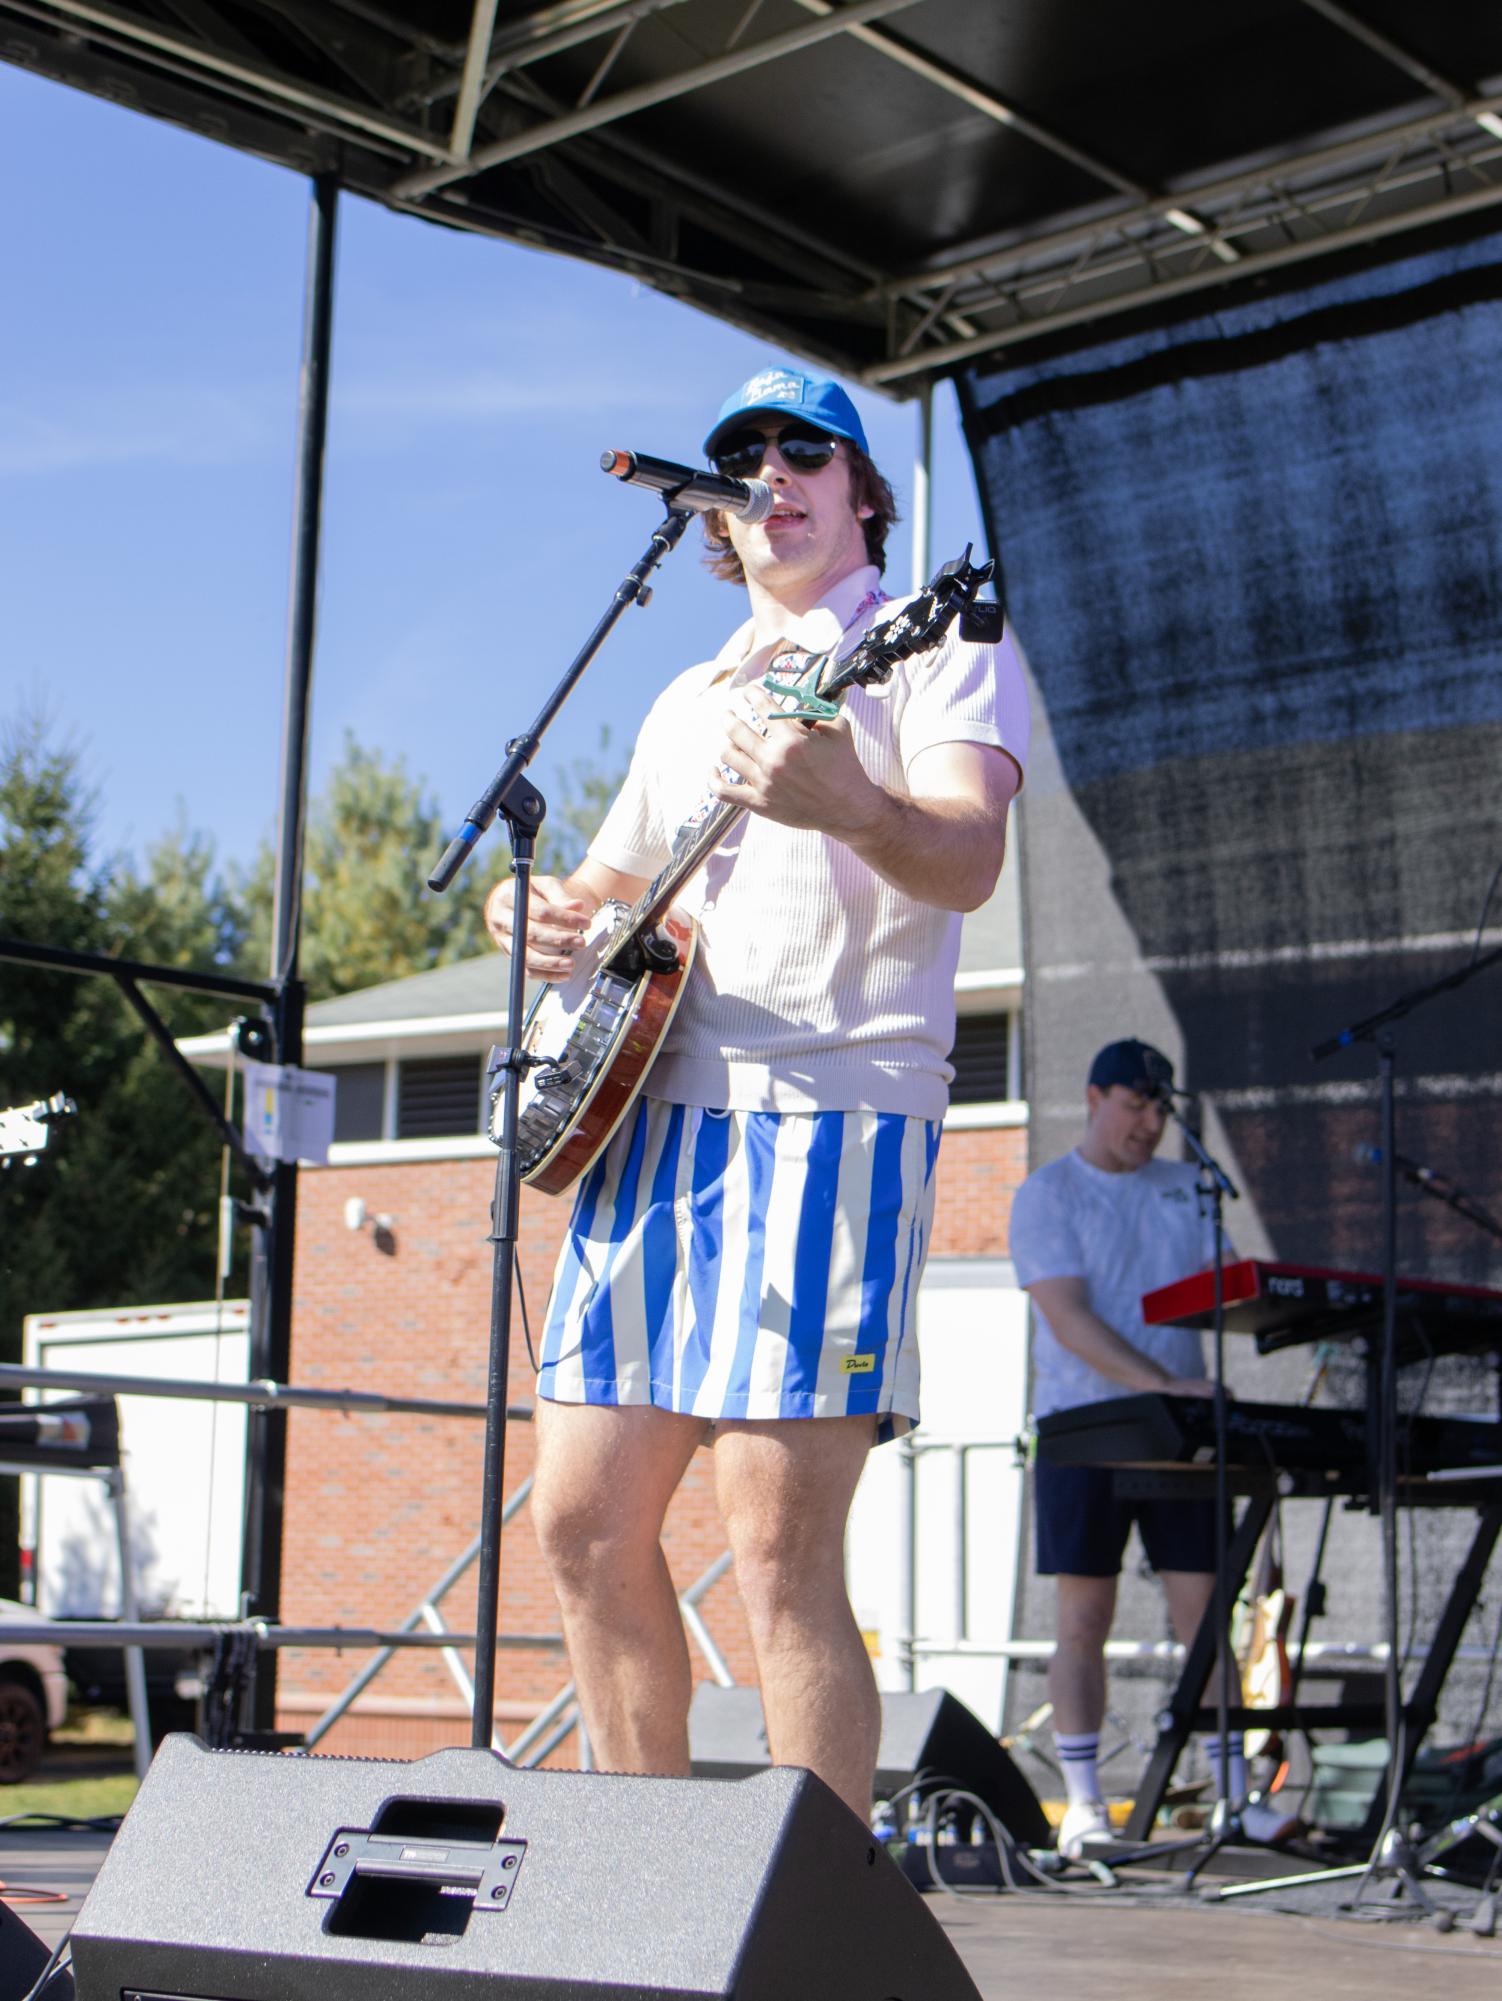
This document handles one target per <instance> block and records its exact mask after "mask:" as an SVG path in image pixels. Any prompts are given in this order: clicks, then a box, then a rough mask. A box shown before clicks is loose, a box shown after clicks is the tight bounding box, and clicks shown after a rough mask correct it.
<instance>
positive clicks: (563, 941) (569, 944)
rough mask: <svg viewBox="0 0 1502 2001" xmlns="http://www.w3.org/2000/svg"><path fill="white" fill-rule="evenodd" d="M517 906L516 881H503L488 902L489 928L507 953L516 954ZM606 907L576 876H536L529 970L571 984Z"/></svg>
mask: <svg viewBox="0 0 1502 2001" xmlns="http://www.w3.org/2000/svg"><path fill="white" fill-rule="evenodd" d="M515 901H516V877H515V876H507V877H506V879H505V880H504V881H503V882H498V883H497V884H496V885H495V887H494V889H492V890H491V892H490V894H489V895H488V896H487V897H486V899H485V929H486V930H487V931H488V932H489V933H490V935H491V937H492V939H493V940H494V941H495V943H496V944H497V945H499V946H500V948H501V950H502V951H503V952H509V951H510V950H511V907H512V905H513V903H514V902H515ZM599 907H600V898H599V897H597V896H592V895H591V894H590V892H589V891H588V890H586V889H584V888H583V887H582V886H581V885H580V884H579V883H577V882H576V881H574V879H573V878H572V877H565V876H557V875H534V876H533V878H532V894H531V896H530V897H529V898H528V899H527V971H528V972H529V973H536V975H537V976H538V978H539V979H543V980H566V979H567V978H568V976H569V974H570V973H572V972H573V970H574V959H575V955H576V954H577V952H578V950H579V947H580V946H581V945H582V944H583V943H584V936H585V933H586V932H587V930H588V929H589V920H590V919H591V918H592V917H593V916H594V914H595V912H596V911H597V910H598V909H599Z"/></svg>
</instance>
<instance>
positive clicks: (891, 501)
mask: <svg viewBox="0 0 1502 2001" xmlns="http://www.w3.org/2000/svg"><path fill="white" fill-rule="evenodd" d="M843 456H844V462H845V464H846V465H847V466H848V467H849V469H850V504H851V506H852V507H857V508H859V507H869V508H870V510H871V513H870V516H869V518H868V519H867V520H865V521H863V522H862V523H861V528H862V529H863V531H864V533H865V537H866V560H867V561H868V562H870V563H874V564H875V565H876V567H877V569H878V570H884V569H885V568H886V566H887V531H888V529H889V528H891V527H892V525H893V524H894V522H896V521H897V520H899V519H900V516H899V515H898V512H897V496H896V495H895V494H894V493H893V491H892V489H891V486H890V485H889V484H888V482H887V480H886V479H885V477H884V476H883V475H882V473H881V472H880V471H879V470H878V469H877V467H876V465H875V463H874V462H873V461H872V460H871V459H870V458H869V457H868V456H867V454H866V453H865V452H863V451H862V450H861V448H860V446H859V445H857V444H854V443H852V442H851V441H849V440H846V441H845V444H844V454H843ZM703 520H704V549H705V554H704V561H705V563H706V565H707V566H708V568H709V571H710V574H711V575H712V576H716V577H723V578H724V579H725V581H726V583H728V584H743V583H744V582H745V581H746V572H745V570H744V569H743V568H742V567H741V559H740V557H739V556H738V555H737V554H736V553H735V550H734V548H733V547H732V546H731V541H730V534H729V531H728V529H727V528H726V525H725V516H724V513H723V511H722V510H721V509H719V508H715V509H713V510H711V511H710V512H709V513H706V514H705V515H704V517H703Z"/></svg>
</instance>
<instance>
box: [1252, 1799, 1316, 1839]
mask: <svg viewBox="0 0 1502 2001" xmlns="http://www.w3.org/2000/svg"><path fill="white" fill-rule="evenodd" d="M1236 1811H1237V1814H1238V1815H1239V1817H1240V1820H1241V1831H1242V1833H1243V1834H1244V1835H1245V1836H1246V1838H1247V1840H1248V1841H1255V1842H1256V1844H1257V1846H1258V1847H1259V1848H1279V1847H1281V1846H1282V1844H1283V1843H1284V1842H1285V1841H1291V1840H1292V1839H1293V1837H1294V1836H1295V1835H1296V1834H1302V1832H1303V1829H1304V1823H1303V1822H1302V1821H1301V1820H1300V1819H1299V1817H1298V1815H1297V1814H1296V1813H1285V1812H1284V1810H1283V1809H1282V1807H1280V1806H1278V1805H1277V1804H1276V1803H1275V1802H1269V1801H1268V1800H1265V1799H1244V1800H1243V1801H1242V1802H1241V1805H1240V1806H1239V1807H1238V1808H1237V1809H1236Z"/></svg>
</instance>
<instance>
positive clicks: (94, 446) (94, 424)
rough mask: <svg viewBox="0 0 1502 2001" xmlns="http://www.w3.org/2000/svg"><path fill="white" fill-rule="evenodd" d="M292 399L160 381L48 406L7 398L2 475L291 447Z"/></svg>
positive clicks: (229, 460) (1, 421)
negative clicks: (27, 405) (40, 407)
mask: <svg viewBox="0 0 1502 2001" xmlns="http://www.w3.org/2000/svg"><path fill="white" fill-rule="evenodd" d="M288 405H289V399H288V398H287V397H285V396H283V397H280V398H277V397H273V396H272V395H271V394H270V393H269V392H266V391H263V390H260V389H255V390H250V391H238V390H231V389H224V388H216V387H206V386H199V385H195V384H192V383H189V384H170V385H169V384H161V385H155V386H151V387H146V388H142V387H139V386H136V385H132V387H131V388H130V389H129V391H128V392H126V393H123V394H120V395H117V396H114V397H109V398H106V397H103V396H101V395H98V394H93V395H90V394H88V393H84V394H73V395H70V396H69V397H68V398H67V399H66V400H64V399H61V398H59V399H57V400H56V401H55V402H54V404H53V406H52V407H51V408H50V409H48V410H46V411H38V410H36V409H35V408H27V409H23V408H22V407H21V406H20V405H19V404H15V403H12V404H0V476H7V477H10V478H13V479H14V478H26V477H31V476H36V475H45V474H50V473H70V472H78V471H83V470H87V469H89V468H90V467H101V466H124V465H141V464H154V465H179V466H205V465H235V464H244V463H246V462H247V461H259V460H263V459H265V458H267V457H268V456H270V455H272V454H275V453H284V452H285V451H286V450H287V447H288V441H289V438H290V436H291V412H290V409H289V407H288Z"/></svg>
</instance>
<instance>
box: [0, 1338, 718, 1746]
mask: <svg viewBox="0 0 1502 2001" xmlns="http://www.w3.org/2000/svg"><path fill="white" fill-rule="evenodd" d="M0 1388H3V1389H10V1388H17V1389H20V1388H29V1389H53V1390H79V1391H84V1392H92V1393H95V1394H98V1395H105V1396H146V1397H179V1398H185V1399H193V1400H195V1401H202V1402H205V1403H229V1404H242V1405H246V1406H249V1407H251V1408H277V1409H289V1410H295V1409H305V1410H326V1411H339V1412H341V1413H343V1414H345V1415H360V1414H367V1413H368V1414H375V1413H396V1414H405V1415H413V1416H421V1417H453V1418H470V1419H476V1418H478V1419H483V1418H484V1416H485V1406H484V1405H483V1404H470V1403H455V1402H448V1401H443V1400H440V1399H435V1398H431V1397H402V1396H386V1395H384V1394H381V1393H379V1392H373V1391H368V1390H326V1389H302V1388H297V1387H295V1386H293V1385H292V1384H289V1383H275V1382H270V1381H265V1380H263V1381H258V1382H251V1383H204V1382H195V1381H193V1380H191V1379H184V1378H178V1377H165V1376H129V1375H108V1374H97V1373H93V1372H87V1371H81V1370H71V1369H69V1370H63V1369H47V1368H40V1367H26V1366H22V1365H12V1364H0ZM506 1415H507V1417H508V1418H509V1419H511V1420H513V1421H516V1422H520V1423H529V1422H530V1421H531V1418H532V1407H531V1405H529V1404H512V1405H508V1407H507V1411H506ZM13 1470H14V1471H16V1472H21V1473H26V1474H40V1475H42V1476H46V1475H49V1474H50V1473H52V1472H53V1471H54V1470H62V1471H67V1472H70V1473H73V1477H78V1476H79V1475H81V1474H84V1473H88V1474H89V1475H91V1476H92V1477H95V1478H100V1479H105V1480H109V1478H110V1473H111V1472H114V1473H117V1474H118V1469H109V1470H108V1471H106V1470H105V1469H97V1468H82V1467H80V1468H78V1469H77V1470H76V1472H73V1469H53V1468H51V1467H46V1468H39V1467H37V1466H36V1465H34V1464H29V1465H25V1466H21V1465H17V1466H16V1467H15V1468H14V1469H13ZM117 1489H118V1492H117ZM531 1492H532V1478H531V1476H530V1475H528V1477H527V1478H526V1479H525V1480H523V1481H522V1482H521V1484H520V1485H519V1486H518V1487H517V1489H516V1491H515V1492H514V1493H513V1494H512V1495H511V1496H510V1497H509V1498H508V1499H507V1501H506V1502H505V1505H504V1507H503V1509H502V1514H501V1525H502V1528H503V1529H504V1527H505V1526H506V1525H507V1524H508V1523H509V1522H510V1521H511V1520H512V1519H513V1518H514V1517H515V1516H516V1515H517V1514H518V1513H519V1512H520V1510H521V1509H522V1508H523V1507H524V1506H525V1505H526V1503H527V1501H528V1499H529V1497H530V1495H531ZM111 1494H112V1498H114V1499H115V1501H116V1510H115V1513H116V1541H117V1546H118V1551H119V1560H120V1568H121V1596H120V1602H121V1611H122V1615H123V1616H122V1617H121V1618H120V1619H36V1620H29V1619H7V1620H6V1621H5V1624H4V1629H3V1630H4V1635H5V1637H6V1638H8V1639H9V1640H11V1641H12V1642H13V1643H14V1644H16V1645H18V1646H86V1645H92V1646H118V1647H121V1648H122V1649H123V1650H124V1652H125V1656H126V1662H127V1694H128V1697H129V1709H130V1716H131V1722H132V1724H133V1726H134V1730H135V1737H136V1763H137V1770H138V1772H140V1773H142V1774H144V1771H145V1765H146V1763H147V1762H149V1757H150V1745H151V1727H150V1713H149V1708H148V1704H147V1696H146V1685H145V1675H144V1668H143V1665H142V1650H143V1649H146V1648H168V1647H171V1648H177V1649H181V1650H184V1651H187V1652H195V1651H204V1652H208V1651H211V1650H214V1651H217V1650H219V1649H220V1648H222V1647H223V1646H224V1644H225V1643H226V1642H228V1641H232V1640H234V1639H237V1638H239V1639H242V1640H244V1641H248V1642H250V1643H251V1644H252V1645H253V1646H254V1647H255V1648H256V1649H257V1650H267V1651H269V1650H273V1649H280V1648H290V1647H303V1648H312V1649H316V1648H326V1649H331V1650H334V1651H337V1652H346V1651H349V1650H351V1649H354V1648H366V1647H368V1648H370V1649H372V1656H371V1658H370V1660H368V1661H366V1662H365V1663H364V1664H363V1666H361V1667H360V1668H359V1669H358V1671H357V1672H356V1673H355V1674H354V1675H353V1676H352V1677H351V1678H350V1680H349V1681H348V1682H347V1683H346V1684H345V1686H344V1687H343V1688H342V1689H341V1690H340V1691H339V1693H338V1694H337V1695H335V1696H334V1697H333V1698H332V1699H331V1700H330V1702H329V1704H328V1707H327V1708H326V1709H324V1710H323V1711H322V1712H321V1713H320V1714H319V1716H318V1717H317V1719H316V1720H315V1722H314V1723H313V1725H312V1726H311V1727H310V1729H309V1730H308V1731H307V1732H306V1733H305V1738H304V1741H305V1743H306V1745H307V1747H308V1748H309V1749H311V1748H312V1747H313V1746H314V1745H315V1744H317V1743H318V1742H320V1741H321V1739H322V1738H324V1737H325V1736H327V1735H328V1733H329V1731H330V1730H332V1729H333V1727H334V1725H335V1724H336V1723H337V1722H338V1721H339V1720H340V1718H341V1717H343V1716H345V1715H346V1714H347V1713H348V1712H349V1710H350V1709H351V1708H352V1707H353V1705H354V1703H355V1702H356V1701H357V1700H358V1699H359V1697H360V1696H361V1695H362V1694H363V1693H364V1692H365V1690H366V1689H368V1688H369V1687H370V1685H371V1684H372V1682H374V1681H375V1679H376V1678H377V1676H378V1675H379V1674H380V1673H381V1672H382V1671H383V1669H385V1668H386V1667H387V1666H389V1665H390V1663H391V1661H392V1660H393V1659H394V1658H395V1656H396V1654H397V1653H398V1651H399V1650H401V1649H404V1648H417V1649H423V1650H428V1651H436V1652H437V1653H438V1654H439V1655H440V1656H441V1658H442V1660H443V1663H444V1666H445V1668H446V1669H447V1671H448V1673H449V1676H450V1678H451V1680H452V1681H453V1683H454V1686H455V1688H456V1689H457V1690H458V1692H459V1695H460V1697H461V1699H462V1700H463V1702H464V1704H465V1706H466V1708H467V1709H469V1710H471V1711H472V1710H473V1707H474V1679H473V1676H472V1675H471V1673H470V1671H469V1668H468V1667H467V1665H466V1664H465V1662H464V1660H463V1658H462V1650H463V1649H466V1648H469V1649H473V1647H474V1645H475V1635H474V1634H473V1633H466V1632H456V1631H454V1630H453V1629H451V1628H450V1627H449V1626H448V1625H447V1624H446V1623H445V1621H444V1618H443V1614H442V1611H441V1609H440V1608H441V1605H442V1601H443V1599H444V1598H445V1597H446V1595H447V1594H448V1593H449V1592H450V1591H451V1590H452V1589H453V1588H454V1586H455V1585H456V1584H457V1583H458V1582H459V1580H460V1579H461V1578H462V1577H463V1576H464V1574H465V1572H466V1571H467V1570H468V1569H469V1568H470V1566H471V1565H472V1564H473V1563H474V1562H475V1561H476V1559H477V1558H478V1556H479V1551H480V1538H479V1536H478V1535H477V1536H475V1537H474V1539H473V1540H472V1541H471V1542H470V1543H469V1544H468V1546H467V1547H466V1548H465V1549H464V1550H462V1551H461V1552H460V1554H459V1555H458V1556H457V1557H455V1558H454V1560H453V1561H452V1562H451V1563H450V1564H449V1565H448V1567H447V1568H446V1569H445V1570H444V1571H443V1572H442V1574H441V1575H440V1576H439V1577H438V1578H437V1579H436V1580H435V1582H434V1583H433V1585H432V1586H431V1587H430V1588H429V1590H428V1591H427V1592H426V1593H425V1594H424V1595H423V1597H422V1598H421V1599H420V1600H419V1601H418V1603H417V1604H416V1605H415V1606H414V1607H413V1608H412V1610H411V1611H410V1612H409V1613H407V1615H406V1617H405V1618H404V1619H403V1620H402V1621H401V1623H400V1624H399V1625H398V1626H396V1627H394V1628H376V1627H360V1626H291V1625H284V1624H280V1623H277V1622H273V1621H269V1620H266V1619H254V1618H252V1619H207V1620H205V1619H200V1620H185V1619H152V1620H144V1621H143V1620H141V1619H140V1618H139V1617H138V1610H139V1607H138V1598H137V1590H136V1580H135V1576H134V1570H133V1565H132V1562H131V1558H130V1549H129V1536H128V1528H127V1517H126V1515H125V1513H124V1507H125V1496H124V1476H123V1474H120V1475H119V1477H118V1479H116V1480H114V1481H112V1482H111ZM730 1561H731V1558H730V1552H729V1551H728V1550H726V1551H724V1552H722V1553H721V1554H720V1555H719V1556H718V1557H716V1558H715V1560H714V1562H713V1563H711V1564H710V1565H709V1567H708V1568H707V1569H706V1570H705V1571H704V1572H703V1573H702V1575H700V1576H699V1577H698V1578H696V1579H695V1580H694V1582H693V1583H692V1584H690V1585H689V1586H688V1587H687V1589H686V1590H684V1591H683V1592H681V1593H680V1594H679V1598H678V1606H679V1611H680V1613H681V1614H682V1617H683V1623H684V1626H685V1628H686V1630H687V1632H688V1635H689V1637H690V1639H691V1640H692V1641H693V1643H694V1645H695V1646H696V1647H697V1648H698V1650H699V1652H700V1653H701V1654H702V1656H703V1658H704V1661H705V1664H706V1666H707V1667H708V1669H709V1672H710V1673H711V1675H712V1676H713V1677H714V1679H715V1680H716V1681H717V1682H718V1683H719V1684H720V1685H721V1686H722V1687H726V1688H729V1687H733V1686H734V1683H735V1677H734V1675H733V1674H732V1672H731V1670H730V1667H729V1665H728V1663H727V1662H726V1660H725V1656H724V1654H723V1653H722V1652H721V1650H720V1648H719V1647H718V1645H717V1644H716V1643H715V1640H714V1637H713V1635H712V1634H711V1633H710V1631H709V1628H708V1626H707V1625H706V1623H705V1620H704V1617H703V1614H702V1612H701V1610H700V1607H701V1604H702V1602H703V1600H704V1598H705V1597H706V1596H707V1595H708V1593H709V1592H710V1591H711V1590H712V1589H713V1588H714V1586H715V1585H716V1584H717V1583H718V1582H719V1580H720V1579H721V1578H722V1577H723V1576H724V1575H725V1572H726V1570H727V1569H728V1568H729V1566H730ZM496 1645H497V1647H498V1648H500V1649H503V1650H505V1651H508V1652H538V1651H548V1652H555V1653H558V1654H562V1653H563V1651H564V1641H563V1635H562V1634H561V1633H552V1632H549V1633H516V1632H505V1633H499V1634H497V1636H496ZM132 1663H133V1665H132ZM576 1729H577V1730H578V1731H579V1734H580V1739H581V1745H583V1747H584V1752H583V1762H584V1763H585V1764H586V1765H587V1762H588V1748H587V1738H586V1736H585V1732H584V1728H583V1720H582V1717H581V1714H580V1711H579V1704H578V1698H577V1692H576V1690H575V1688H574V1684H573V1682H572V1681H569V1682H566V1683H565V1684H564V1686H563V1687H562V1688H561V1689H560V1690H559V1691H558V1692H557V1693H556V1694H555V1695H553V1696H552V1697H551V1698H550V1699H549V1700H548V1701H547V1702H546V1703H544V1705H543V1706H542V1708H541V1709H540V1710H539V1711H538V1713H537V1715H536V1716H534V1717H533V1718H532V1720H531V1721H530V1722H529V1723H528V1724H527V1725H526V1727H525V1728H524V1729H523V1730H522V1732H521V1733H520V1735H519V1736H518V1737H517V1738H516V1739H515V1741H514V1742H513V1743H511V1744H510V1745H509V1746H508V1745H506V1744H505V1743H503V1741H502V1739H501V1737H500V1734H499V1733H498V1732H496V1731H494V1730H492V1736H491V1744H492V1748H493V1749H495V1750H496V1751H498V1752H500V1753H501V1754H502V1755H503V1756H505V1757H507V1758H508V1759H509V1760H510V1761H511V1762H512V1763H514V1764H515V1763H521V1762H523V1761H524V1760H525V1761H527V1762H529V1763H532V1764H541V1763H542V1762H543V1760H544V1759H545V1758H547V1757H548V1756H549V1755H550V1754H551V1752H553V1751H554V1750H556V1749H557V1747H558V1746H559V1745H560V1744H561V1743H563V1742H565V1741H566V1739H567V1738H568V1737H569V1735H570V1734H571V1733H572V1732H573V1731H574V1730H576Z"/></svg>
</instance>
